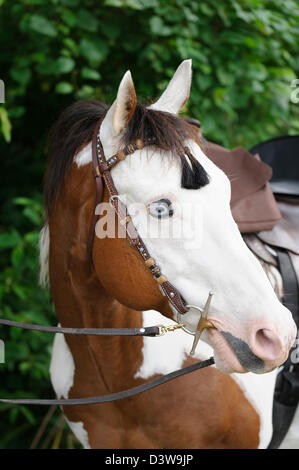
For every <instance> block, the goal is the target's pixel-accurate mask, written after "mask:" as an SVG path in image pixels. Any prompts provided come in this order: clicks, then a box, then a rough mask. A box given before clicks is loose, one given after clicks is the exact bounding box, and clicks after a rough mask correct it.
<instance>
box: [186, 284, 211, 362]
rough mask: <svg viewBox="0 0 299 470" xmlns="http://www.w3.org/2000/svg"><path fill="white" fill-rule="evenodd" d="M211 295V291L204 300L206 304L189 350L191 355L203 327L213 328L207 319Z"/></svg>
mask: <svg viewBox="0 0 299 470" xmlns="http://www.w3.org/2000/svg"><path fill="white" fill-rule="evenodd" d="M212 297H213V292H210V293H209V296H208V299H207V301H206V304H205V306H204V309H203V312H202V314H201V316H200V320H199V322H198V324H197V328H196V332H195V335H194V341H193V345H192V348H191V351H190V355H191V356H193V355H194V353H195V349H196V346H197V344H198V341H199V338H200V336H201V334H202V332H203V330H204V329H205V328H214V325H213V324H212V323H211V322H210V321H209V320H208V319H207V317H208V313H209V308H210V304H211V300H212Z"/></svg>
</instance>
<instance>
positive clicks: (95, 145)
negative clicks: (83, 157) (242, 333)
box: [0, 120, 214, 406]
mask: <svg viewBox="0 0 299 470" xmlns="http://www.w3.org/2000/svg"><path fill="white" fill-rule="evenodd" d="M101 122H102V120H100V121H99V122H98V123H97V125H96V127H95V130H94V133H93V138H92V165H93V175H94V178H95V183H96V198H95V209H96V207H97V206H98V204H100V203H101V202H102V200H103V193H104V185H105V186H106V188H107V190H108V193H109V199H110V203H111V205H112V206H113V208H114V210H115V212H116V214H117V216H118V219H119V222H120V224H121V225H122V226H123V227H124V228H125V230H126V234H127V238H128V240H129V242H130V243H131V245H132V246H134V247H135V248H136V249H137V251H138V253H139V254H140V256H141V259H142V260H143V262H144V263H145V266H146V267H147V268H148V269H149V270H150V272H151V274H152V275H153V277H154V279H155V280H156V282H157V283H158V284H159V286H160V288H161V289H162V292H163V294H164V295H166V297H167V299H168V301H169V302H170V303H171V305H172V306H173V307H174V308H175V310H176V312H177V313H178V317H179V318H181V315H184V314H185V313H186V312H188V310H189V308H190V307H191V306H189V305H187V304H186V302H185V300H184V299H183V297H182V296H181V294H180V292H179V291H178V290H177V289H176V288H175V287H174V286H173V285H172V284H171V283H170V282H169V281H168V279H167V277H166V276H165V275H163V274H162V273H161V269H160V267H159V266H157V264H156V262H155V259H154V258H152V257H151V255H150V253H149V252H148V250H147V248H146V245H145V244H144V242H143V240H142V239H141V237H140V236H139V234H138V232H137V230H136V228H135V227H134V225H133V222H132V219H131V217H130V215H129V214H128V212H127V208H126V206H125V205H124V204H123V202H122V201H121V199H120V198H119V194H118V192H117V189H116V187H115V185H114V182H113V178H112V176H111V171H110V170H111V169H112V168H113V167H114V166H115V165H116V164H117V163H119V162H120V161H122V160H124V159H125V158H126V157H127V156H128V155H129V154H132V153H134V152H135V151H136V150H141V149H142V148H143V147H145V146H147V145H154V144H155V141H154V139H148V140H147V141H146V142H142V141H141V140H137V141H136V142H135V143H132V144H128V145H127V146H126V147H125V148H123V149H121V150H119V151H118V152H117V153H116V154H115V155H113V156H112V157H110V158H109V159H106V158H105V154H104V150H103V146H102V143H101V140H100V126H101ZM98 219H99V215H97V214H96V210H94V212H93V216H92V220H91V224H90V229H89V235H88V244H87V245H88V254H89V256H90V259H91V262H92V248H93V241H94V234H95V228H96V223H97V221H98ZM211 295H212V294H210V296H209V299H208V301H207V304H206V308H205V309H204V311H201V310H200V309H199V308H198V310H200V311H201V313H202V315H201V318H200V320H199V323H198V328H197V332H196V333H195V334H194V335H195V339H194V346H193V348H192V351H191V354H193V353H194V350H195V346H196V344H197V342H198V339H199V335H200V334H201V332H202V331H203V329H204V328H208V327H210V326H209V322H208V321H207V320H205V318H206V314H207V310H208V306H209V303H210V297H211ZM0 324H2V325H6V326H13V327H18V328H22V329H27V330H36V331H44V332H48V333H62V334H73V335H96V336H150V337H159V336H163V335H164V334H165V333H167V332H169V331H175V330H177V329H179V328H183V329H184V326H185V325H184V324H183V323H179V324H177V325H169V326H164V325H155V326H151V327H144V328H63V327H53V326H43V325H35V324H29V323H22V322H15V321H11V320H5V319H0ZM185 331H187V330H185ZM187 332H188V331H187ZM212 364H214V358H213V357H211V358H209V359H207V360H205V361H200V362H197V363H195V364H192V365H190V366H188V367H184V368H182V369H178V370H176V371H174V372H171V373H169V374H165V375H162V376H160V377H158V378H156V379H154V380H152V381H149V382H146V383H144V384H142V385H139V386H137V387H133V388H131V389H129V390H123V391H121V392H118V393H112V394H108V395H103V396H96V397H87V398H73V399H30V398H29V399H0V403H11V404H24V405H47V406H49V405H61V406H62V405H63V406H65V405H88V404H98V403H107V402H111V401H116V400H121V399H124V398H128V397H131V396H134V395H137V394H139V393H142V392H145V391H147V390H150V389H152V388H155V387H158V386H159V385H162V384H164V383H166V382H169V381H171V380H173V379H175V378H177V377H180V376H182V375H185V374H189V373H191V372H194V371H195V370H199V369H203V368H204V367H208V366H210V365H212Z"/></svg>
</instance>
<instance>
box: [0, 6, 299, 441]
mask: <svg viewBox="0 0 299 470" xmlns="http://www.w3.org/2000/svg"><path fill="white" fill-rule="evenodd" d="M298 29H299V28H298V3H297V1H296V0H286V1H284V2H278V1H275V0H227V1H225V2H212V1H210V0H202V1H195V0H171V1H166V0H81V1H80V0H14V1H13V2H12V1H8V0H0V43H1V55H0V79H2V80H4V82H5V92H6V97H5V98H6V100H5V104H3V105H1V106H0V152H1V175H2V176H3V175H5V178H4V181H3V182H2V184H1V186H0V197H1V201H2V207H1V219H0V220H1V225H0V256H1V258H0V265H1V274H0V301H1V304H0V309H1V311H0V315H1V316H2V317H6V318H9V319H15V320H20V321H27V322H37V323H41V324H55V323H56V318H55V314H54V312H53V309H52V307H51V302H50V297H49V294H48V293H47V292H45V291H43V290H42V289H41V288H39V287H38V286H37V278H38V260H37V242H38V232H39V230H40V228H41V225H42V209H41V190H42V176H43V174H44V169H45V150H44V149H45V136H46V134H47V132H48V130H49V128H50V127H51V125H52V123H53V122H54V120H55V118H56V117H57V115H58V113H59V112H60V111H61V110H62V109H63V108H64V107H65V106H66V105H68V104H70V103H72V102H73V101H75V100H78V99H85V98H95V99H98V100H102V101H105V102H108V103H109V102H110V103H111V102H112V100H113V99H114V97H115V94H116V91H117V86H118V84H119V81H120V79H121V78H122V76H123V74H124V72H125V71H126V70H128V69H130V70H131V71H132V75H133V79H134V82H135V86H136V90H137V93H138V95H139V97H140V99H141V100H142V99H154V98H156V97H157V96H159V95H160V94H161V92H162V91H163V89H164V88H165V86H166V84H167V83H168V81H169V79H170V78H171V76H172V74H173V72H174V70H175V69H176V67H177V66H178V65H179V63H180V62H181V61H182V60H184V59H187V58H192V60H193V77H194V78H193V85H192V90H191V97H190V100H189V102H188V103H187V105H186V106H185V108H184V110H183V114H184V115H186V116H192V117H196V118H198V119H199V120H200V121H201V122H202V124H203V131H204V134H205V136H206V138H208V139H209V140H212V141H214V142H218V143H220V144H222V145H224V146H227V147H234V146H237V145H243V146H245V147H247V148H250V146H252V145H254V144H256V143H258V142H260V141H262V140H265V139H267V138H270V137H274V136H277V135H282V134H295V133H298V132H299V111H298V110H299V107H298V104H294V103H291V101H290V94H291V92H292V91H293V89H292V88H291V82H292V81H293V80H294V79H295V78H297V77H298V76H299V58H298V49H299V48H298ZM0 337H1V338H3V339H5V340H6V358H7V362H6V364H4V365H2V364H0V374H1V379H2V380H1V384H0V396H15V397H17V396H38V397H42V396H50V395H51V393H52V391H51V387H50V383H49V373H48V367H49V357H50V349H51V341H52V337H51V336H49V335H46V334H43V333H38V332H21V331H19V330H16V329H13V328H12V329H7V328H1V329H0ZM0 413H1V418H2V419H1V420H0V448H4V447H29V446H30V443H31V442H32V440H33V437H34V434H35V432H36V430H37V428H38V427H39V425H40V424H41V423H42V420H43V419H44V414H45V413H46V411H45V410H44V409H39V408H33V409H29V408H25V407H18V408H14V407H9V406H8V407H0ZM47 419H48V418H47ZM48 423H49V426H50V427H51V431H49V435H50V436H51V432H52V438H53V439H52V441H51V438H49V440H48V441H49V442H48V445H49V446H51V445H54V447H55V446H57V445H58V442H60V444H61V445H64V446H68V445H69V446H72V445H73V443H70V442H69V437H68V436H67V434H63V435H62V434H61V425H60V427H59V426H58V425H57V433H56V434H55V432H54V434H53V429H54V431H55V420H54V415H53V416H51V418H49V419H48ZM65 432H66V431H65ZM55 436H56V437H55ZM57 436H58V438H57ZM59 436H60V437H59ZM59 439H60V440H59ZM53 441H54V444H53ZM46 442H47V441H46ZM44 445H46V444H44Z"/></svg>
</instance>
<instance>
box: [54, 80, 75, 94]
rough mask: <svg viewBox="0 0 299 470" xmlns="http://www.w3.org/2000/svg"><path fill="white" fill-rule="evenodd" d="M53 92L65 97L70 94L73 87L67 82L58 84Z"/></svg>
mask: <svg viewBox="0 0 299 470" xmlns="http://www.w3.org/2000/svg"><path fill="white" fill-rule="evenodd" d="M55 91H56V93H59V94H61V95H67V94H69V93H72V91H73V85H72V84H71V83H69V82H59V83H57V85H56V87H55Z"/></svg>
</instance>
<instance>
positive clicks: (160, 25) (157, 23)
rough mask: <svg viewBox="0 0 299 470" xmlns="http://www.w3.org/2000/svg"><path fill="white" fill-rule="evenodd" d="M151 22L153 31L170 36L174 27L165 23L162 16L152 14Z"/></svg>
mask: <svg viewBox="0 0 299 470" xmlns="http://www.w3.org/2000/svg"><path fill="white" fill-rule="evenodd" d="M149 24H150V28H151V31H152V32H153V33H154V34H156V35H157V36H169V35H170V34H172V29H171V28H170V27H169V26H167V25H165V24H164V22H163V20H162V18H160V17H159V16H152V17H151V19H150V21H149Z"/></svg>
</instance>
